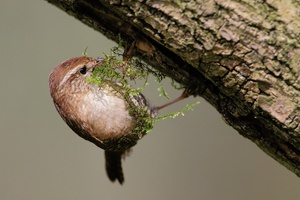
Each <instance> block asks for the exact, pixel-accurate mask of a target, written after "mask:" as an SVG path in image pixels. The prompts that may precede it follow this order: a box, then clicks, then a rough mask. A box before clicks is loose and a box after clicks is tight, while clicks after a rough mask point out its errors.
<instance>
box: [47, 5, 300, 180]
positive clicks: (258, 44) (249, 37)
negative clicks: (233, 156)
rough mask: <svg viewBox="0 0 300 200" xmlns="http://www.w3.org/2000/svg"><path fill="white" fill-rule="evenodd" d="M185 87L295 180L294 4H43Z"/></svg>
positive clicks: (299, 22) (298, 20)
mask: <svg viewBox="0 0 300 200" xmlns="http://www.w3.org/2000/svg"><path fill="white" fill-rule="evenodd" d="M48 1H49V2H51V3H52V4H54V5H56V6H58V7H59V8H61V9H63V10H64V11H66V12H67V13H68V14H70V15H73V16H75V17H76V18H77V19H79V20H81V21H82V22H84V23H85V24H87V25H89V26H91V27H93V28H94V29H95V30H97V31H99V32H101V33H103V34H104V35H106V36H107V37H108V38H110V39H113V40H115V41H116V42H117V41H118V35H119V34H120V35H121V36H122V38H126V41H129V42H132V41H136V43H135V45H136V48H137V49H138V51H137V56H139V57H140V58H141V59H143V60H144V61H145V62H147V63H148V64H151V65H152V66H153V67H155V68H158V69H159V70H161V71H162V72H163V73H165V74H167V75H168V76H170V77H171V78H173V79H175V80H176V81H178V82H179V83H181V84H183V85H185V86H186V87H194V88H197V95H201V96H202V97H204V98H205V99H206V100H207V101H208V102H210V103H211V104H212V105H213V106H214V107H215V108H216V109H217V110H218V111H219V112H220V114H221V115H222V116H223V117H224V119H225V120H226V122H227V123H228V124H229V125H231V126H232V127H234V128H235V129H236V130H237V131H238V132H239V133H240V134H241V135H243V136H245V137H247V138H249V139H250V140H252V141H253V142H254V143H255V144H257V145H258V146H259V147H260V148H261V149H262V150H263V151H265V152H266V153H267V154H269V155H270V156H272V157H273V158H274V159H276V160H277V161H278V162H280V163H281V164H282V165H284V166H286V167H287V168H288V169H289V170H291V171H292V172H294V173H295V174H297V175H298V176H300V127H299V125H298V124H299V121H300V116H299V105H298V104H299V102H300V98H299V96H300V91H299V90H300V76H299V75H300V64H299V63H300V48H299V46H300V42H299V40H300V37H299V35H300V17H299V13H300V3H298V2H295V1H293V2H292V1H290V0H287V1H283V0H279V1H272V0H269V1H260V0H258V1H247V0H244V1H236V0H198V1H184V0H181V1H173V2H171V1H163V0H161V1H154V0H146V1H142V0H139V1H130V0H123V1H118V0H98V1H96V0H48Z"/></svg>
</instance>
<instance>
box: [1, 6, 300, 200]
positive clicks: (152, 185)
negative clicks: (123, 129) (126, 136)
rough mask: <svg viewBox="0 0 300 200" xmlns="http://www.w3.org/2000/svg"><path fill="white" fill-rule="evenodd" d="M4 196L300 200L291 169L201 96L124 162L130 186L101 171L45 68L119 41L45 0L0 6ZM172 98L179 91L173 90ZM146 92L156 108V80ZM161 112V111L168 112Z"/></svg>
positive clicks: (5, 199) (97, 154)
mask: <svg viewBox="0 0 300 200" xmlns="http://www.w3.org/2000/svg"><path fill="white" fill-rule="evenodd" d="M0 28H1V34H0V36H1V37H0V44H1V45H0V61H1V79H0V91H1V104H0V131H1V132H0V199H1V200H12V199H17V200H20V199H22V200H41V199H43V200H47V199H49V200H50V199H51V200H53V199H72V200H80V199H81V200H82V199H85V200H87V199H102V200H105V199H137V200H153V199H155V200H160V199H161V200H163V199H172V200H177V199H178V200H179V199H191V200H194V199H195V200H198V199H203V200H204V199H205V200H240V199H243V200H253V199H256V200H263V199H264V200H265V199H272V200H277V199H278V200H279V199H291V200H294V199H295V200H296V199H300V181H299V178H298V177H296V175H294V174H293V173H291V172H289V171H288V170H287V169H286V168H284V167H283V166H281V165H280V164H278V163H277V162H276V161H274V160H273V159H272V158H270V157H269V156H267V155H266V154H265V153H263V152H262V151H261V150H260V149H258V148H257V147H256V145H254V144H253V143H251V142H250V141H249V140H247V139H244V138H243V137H242V136H240V135H239V134H238V133H237V132H236V131H235V130H233V129H232V128H231V127H229V126H227V125H226V124H225V123H224V122H223V120H222V119H221V117H220V115H219V114H218V113H217V112H216V111H215V109H214V108H212V107H211V106H210V105H209V104H207V103H206V102H205V100H203V99H201V98H196V99H195V98H193V97H191V98H189V99H188V100H186V101H184V102H181V103H178V104H177V105H175V106H172V107H170V108H168V109H167V110H166V111H165V112H164V113H166V112H168V111H176V110H178V109H180V108H181V107H182V106H184V105H186V104H187V103H193V102H195V101H198V100H200V101H201V103H200V105H198V106H196V108H195V109H194V111H192V112H187V113H186V114H185V116H184V117H178V118H176V119H174V120H172V119H167V120H164V121H161V122H159V123H158V124H157V125H156V126H155V128H154V130H153V131H152V132H150V133H149V134H148V135H147V136H146V137H144V138H143V139H142V140H141V141H140V142H139V143H138V145H137V146H135V147H134V151H133V153H132V154H131V156H130V157H128V158H127V159H126V160H125V162H124V164H123V167H124V171H125V184H124V185H123V186H120V185H119V184H118V183H111V182H110V181H109V180H108V178H107V177H106V174H105V169H104V157H103V151H102V150H101V149H99V148H97V147H96V146H95V145H93V144H92V143H89V142H87V141H85V140H83V139H81V138H79V137H78V136H77V135H76V134H74V133H73V132H72V131H71V129H69V128H68V127H67V125H66V124H65V123H64V122H63V120H61V118H60V117H59V115H58V114H57V112H56V110H55V108H54V106H53V104H52V100H51V98H50V96H49V90H48V74H49V73H50V71H51V70H52V69H53V68H54V67H55V66H56V65H58V64H59V63H60V62H62V61H63V60H65V59H68V58H70V57H74V56H78V55H81V53H82V52H83V51H84V49H85V48H86V47H88V55H89V56H93V57H96V56H99V55H102V52H107V53H108V52H109V49H110V48H111V47H113V46H114V45H115V44H114V43H113V42H112V41H109V40H108V39H106V38H105V37H103V36H102V35H101V34H99V33H97V32H95V31H94V30H92V29H91V28H89V27H87V26H85V25H84V24H82V23H81V22H79V21H77V20H75V19H74V18H73V17H70V16H68V15H67V14H66V13H64V12H62V11H61V10H59V9H58V8H56V7H54V6H52V5H50V4H48V3H47V2H46V1H42V0H40V1H37V0H35V1H34V0H32V1H24V0H11V1H9V0H6V1H5V0H1V3H0ZM168 85H169V83H168V81H166V82H165V86H166V88H167V92H169V94H170V96H171V97H172V98H175V97H176V96H177V95H179V94H180V91H174V90H173V89H172V88H169V87H168ZM150 86H151V88H152V89H151V88H148V89H147V91H145V95H146V96H147V98H148V99H149V100H150V101H151V102H152V103H153V104H155V105H158V104H161V103H164V102H166V101H167V100H166V99H162V98H159V97H157V96H158V93H157V92H156V89H155V88H156V85H155V84H154V83H153V82H151V84H150ZM162 114H163V113H162Z"/></svg>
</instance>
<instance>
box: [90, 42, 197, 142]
mask: <svg viewBox="0 0 300 200" xmlns="http://www.w3.org/2000/svg"><path fill="white" fill-rule="evenodd" d="M120 49H121V46H120V45H119V46H118V47H115V48H113V49H112V51H111V52H110V55H106V54H104V59H103V61H101V62H100V64H99V67H97V68H95V70H94V71H93V75H92V76H91V77H90V78H89V79H88V80H87V81H88V82H92V83H96V84H99V85H100V87H101V85H103V86H105V85H109V86H111V87H112V88H113V89H114V90H115V91H116V92H118V93H119V94H120V95H122V96H123V98H124V99H126V101H127V103H128V110H129V114H130V115H131V116H132V117H133V119H136V126H135V128H134V129H133V130H132V133H131V134H138V135H139V138H141V137H142V136H143V135H145V134H146V133H147V132H149V131H151V130H152V128H153V126H154V124H155V123H156V122H157V121H159V120H163V119H166V118H175V117H177V116H179V115H184V112H185V111H187V110H191V109H192V107H193V106H194V105H196V104H198V103H199V102H197V103H195V104H192V105H187V106H186V107H185V108H183V109H182V110H180V111H178V112H174V113H173V112H172V113H168V114H166V115H164V116H160V117H154V115H155V114H154V113H152V111H153V112H155V111H154V110H151V109H149V108H148V107H147V103H146V102H144V105H142V104H143V102H142V103H141V102H140V103H139V104H137V103H136V102H134V101H133V100H132V99H137V101H140V100H141V99H140V100H139V98H142V99H143V96H141V94H140V93H141V92H142V91H143V90H144V88H145V87H146V85H147V80H148V76H149V74H152V75H154V76H155V77H156V82H157V83H158V89H157V90H158V91H159V95H160V96H164V97H166V98H168V99H169V97H168V95H167V93H166V91H165V90H164V88H163V86H162V83H161V82H162V80H163V79H164V78H165V76H164V75H163V74H161V73H160V72H158V71H157V70H154V69H153V68H151V67H149V66H148V65H147V64H145V63H144V62H142V61H140V60H139V59H136V58H132V59H130V60H128V61H123V60H122V59H120V55H121V51H120ZM84 54H86V50H85V52H84ZM137 80H145V81H144V84H142V86H140V87H137V88H133V87H131V85H130V82H132V81H133V82H135V81H137ZM172 85H173V86H174V88H176V89H178V88H179V87H178V86H175V83H174V81H172ZM144 101H145V100H144ZM141 105H142V106H141Z"/></svg>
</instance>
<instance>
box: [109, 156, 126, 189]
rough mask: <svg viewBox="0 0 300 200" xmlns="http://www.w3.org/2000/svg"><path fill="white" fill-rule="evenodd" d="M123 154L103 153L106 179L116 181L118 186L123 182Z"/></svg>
mask: <svg viewBox="0 0 300 200" xmlns="http://www.w3.org/2000/svg"><path fill="white" fill-rule="evenodd" d="M123 154H124V152H113V151H105V167H106V173H107V176H108V178H109V179H110V180H111V181H113V182H114V181H115V180H118V181H119V183H120V184H122V183H123V182H124V174H123V170H122V160H121V159H122V155H123Z"/></svg>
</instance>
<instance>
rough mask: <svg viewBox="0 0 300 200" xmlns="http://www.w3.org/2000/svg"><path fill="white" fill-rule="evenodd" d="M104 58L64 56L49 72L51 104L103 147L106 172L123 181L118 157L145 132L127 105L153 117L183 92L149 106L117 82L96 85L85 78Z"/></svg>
mask: <svg viewBox="0 0 300 200" xmlns="http://www.w3.org/2000/svg"><path fill="white" fill-rule="evenodd" d="M102 61H103V59H93V58H89V57H86V56H82V57H75V58H71V59H69V60H66V61H64V62H62V63H61V64H59V65H58V66H57V67H55V68H54V69H53V70H52V72H51V73H50V76H49V88H50V94H51V97H52V99H53V102H54V105H55V107H56V109H57V111H58V113H59V114H60V116H61V117H62V119H63V120H64V121H65V122H66V123H67V124H68V126H69V127H70V128H71V129H72V130H73V131H74V132H75V133H76V134H78V135H79V136H80V137H82V138H84V139H86V140H88V141H90V142H92V143H94V144H95V145H97V146H98V147H100V148H102V149H104V150H105V160H106V164H105V165H106V172H107V175H108V177H109V179H110V180H111V181H115V180H118V181H119V183H121V184H122V183H123V182H124V175H123V171H122V165H121V158H122V157H123V156H126V155H127V154H128V152H129V151H130V148H131V147H132V146H134V145H135V144H136V143H137V141H138V140H139V139H140V138H141V137H142V136H144V135H145V134H146V131H142V132H140V133H136V130H137V129H136V128H137V126H139V125H140V124H141V123H144V122H143V121H141V120H140V119H139V118H138V117H136V116H135V115H132V114H130V113H129V108H130V105H134V106H137V107H140V108H145V109H146V110H147V115H149V116H150V117H151V118H155V117H156V114H157V112H158V110H160V109H162V108H164V107H166V106H168V105H171V104H173V103H175V102H177V101H180V100H182V99H184V98H186V97H187V96H188V95H187V94H186V93H185V92H184V93H183V94H182V95H181V96H180V97H179V98H177V99H176V100H174V101H172V102H170V103H168V104H165V105H163V106H160V107H152V108H151V107H150V106H149V104H148V102H147V100H146V99H145V97H144V96H143V95H142V94H137V95H135V96H133V95H130V96H128V97H125V96H124V93H122V91H117V90H116V89H115V88H116V87H118V86H119V84H118V83H111V84H105V85H99V84H95V83H91V82H87V78H89V77H91V75H92V72H93V70H94V69H95V68H96V67H101V62H102Z"/></svg>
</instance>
